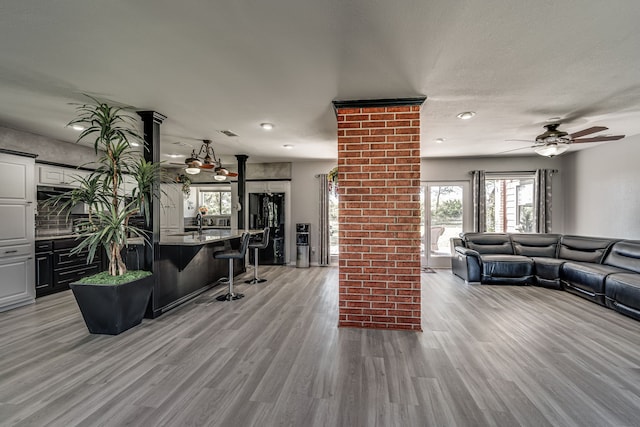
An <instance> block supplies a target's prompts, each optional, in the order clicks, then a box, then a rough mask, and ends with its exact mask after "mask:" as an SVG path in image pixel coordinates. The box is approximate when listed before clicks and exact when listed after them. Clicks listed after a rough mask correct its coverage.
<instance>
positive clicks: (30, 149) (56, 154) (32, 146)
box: [0, 127, 96, 166]
mask: <svg viewBox="0 0 640 427" xmlns="http://www.w3.org/2000/svg"><path fill="white" fill-rule="evenodd" d="M0 148H6V149H8V150H15V151H22V152H26V153H32V154H37V155H38V157H37V158H36V160H45V161H49V162H54V163H61V164H65V165H69V166H82V165H84V164H85V163H88V162H91V161H93V160H95V158H96V156H95V153H94V151H93V148H91V147H87V146H83V145H80V144H72V143H68V142H62V141H58V140H57V139H52V138H47V137H44V136H39V135H35V134H32V133H27V132H21V131H17V130H13V129H9V128H5V127H0Z"/></svg>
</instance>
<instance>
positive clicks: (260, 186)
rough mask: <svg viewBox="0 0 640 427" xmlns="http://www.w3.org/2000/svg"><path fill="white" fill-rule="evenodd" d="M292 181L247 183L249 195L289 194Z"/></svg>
mask: <svg viewBox="0 0 640 427" xmlns="http://www.w3.org/2000/svg"><path fill="white" fill-rule="evenodd" d="M290 190H291V182H290V181H250V182H247V187H246V191H247V193H288V192H289V191H290Z"/></svg>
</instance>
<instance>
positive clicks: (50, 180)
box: [36, 165, 91, 187]
mask: <svg viewBox="0 0 640 427" xmlns="http://www.w3.org/2000/svg"><path fill="white" fill-rule="evenodd" d="M90 173H91V172H89V171H85V170H80V169H72V168H63V167H59V166H50V165H38V166H37V168H36V180H37V184H38V185H55V186H64V187H77V186H78V183H77V178H78V177H81V178H85V177H87V176H89V174H90Z"/></svg>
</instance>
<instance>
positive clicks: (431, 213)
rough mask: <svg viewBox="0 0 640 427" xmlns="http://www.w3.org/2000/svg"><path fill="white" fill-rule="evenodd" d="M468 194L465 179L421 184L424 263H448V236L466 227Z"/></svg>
mask: <svg viewBox="0 0 640 427" xmlns="http://www.w3.org/2000/svg"><path fill="white" fill-rule="evenodd" d="M468 198H469V183H468V182H466V181H456V182H428V183H425V184H424V186H423V191H422V198H421V202H422V203H421V208H422V212H423V218H424V221H423V223H422V227H421V232H422V233H421V234H422V236H421V237H422V245H421V254H422V265H423V267H432V268H449V267H451V247H450V239H451V238H452V237H458V236H459V235H460V233H462V232H463V231H466V230H468V226H467V225H468V223H469V218H470V209H469V200H468Z"/></svg>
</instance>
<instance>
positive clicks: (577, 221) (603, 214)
mask: <svg viewBox="0 0 640 427" xmlns="http://www.w3.org/2000/svg"><path fill="white" fill-rule="evenodd" d="M563 160H564V164H563V168H564V170H565V171H566V172H565V174H566V179H565V195H566V196H565V198H566V200H565V217H564V221H565V223H564V230H565V233H567V234H578V235H586V236H602V237H617V238H624V239H640V164H639V160H640V135H636V136H633V137H629V138H625V139H622V140H620V141H612V142H608V143H605V144H600V145H598V146H596V147H593V148H589V149H586V150H581V151H578V152H575V153H570V154H569V155H567V156H566V157H564V159H563Z"/></svg>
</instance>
